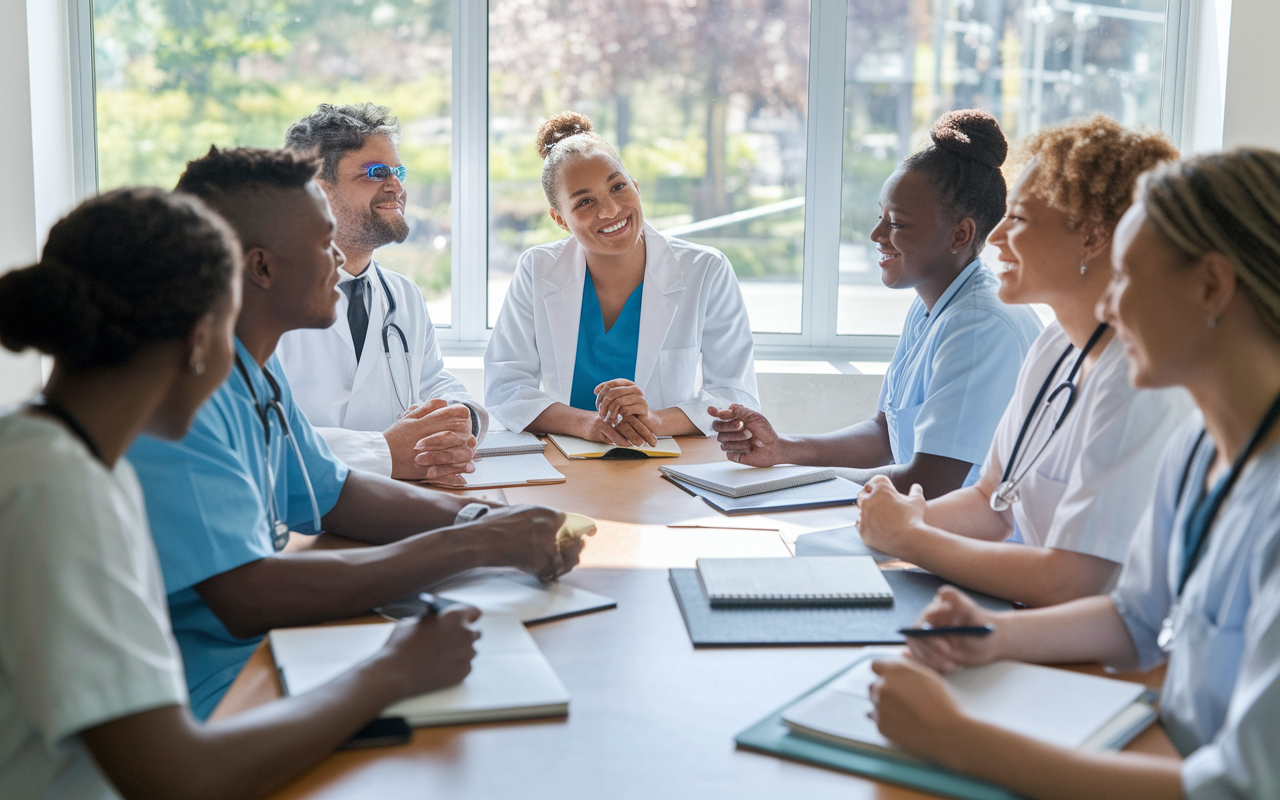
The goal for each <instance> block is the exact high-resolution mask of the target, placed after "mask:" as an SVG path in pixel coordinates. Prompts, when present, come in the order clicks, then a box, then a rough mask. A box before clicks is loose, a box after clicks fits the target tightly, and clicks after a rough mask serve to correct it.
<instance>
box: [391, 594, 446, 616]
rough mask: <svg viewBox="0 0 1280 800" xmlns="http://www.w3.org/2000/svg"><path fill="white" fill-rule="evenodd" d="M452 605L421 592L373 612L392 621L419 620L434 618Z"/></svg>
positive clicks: (437, 597) (436, 596) (440, 598)
mask: <svg viewBox="0 0 1280 800" xmlns="http://www.w3.org/2000/svg"><path fill="white" fill-rule="evenodd" d="M452 605H456V603H454V602H453V601H451V600H445V599H444V598H443V597H440V596H439V595H434V594H431V593H430V592H422V593H421V594H419V595H418V596H417V597H407V598H405V599H403V600H396V601H394V602H391V603H387V604H386V605H385V606H380V607H378V608H375V609H374V612H375V613H377V614H381V615H382V616H384V617H386V618H387V619H392V620H398V619H421V618H422V617H434V616H436V615H437V614H439V613H440V612H441V611H444V610H445V609H446V608H448V607H449V606H452Z"/></svg>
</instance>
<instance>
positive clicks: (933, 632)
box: [898, 622, 996, 636]
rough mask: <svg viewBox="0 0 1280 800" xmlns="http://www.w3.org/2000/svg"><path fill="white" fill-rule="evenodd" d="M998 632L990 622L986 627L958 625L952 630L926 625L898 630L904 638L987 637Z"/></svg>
mask: <svg viewBox="0 0 1280 800" xmlns="http://www.w3.org/2000/svg"><path fill="white" fill-rule="evenodd" d="M995 632H996V626H995V625H994V624H993V623H990V622H988V623H987V624H986V625H957V626H955V627H951V628H946V627H943V628H935V627H933V626H932V625H930V624H929V623H927V622H926V623H925V624H924V625H922V626H920V627H919V628H898V633H900V634H902V635H903V636H987V635H988V634H992V633H995Z"/></svg>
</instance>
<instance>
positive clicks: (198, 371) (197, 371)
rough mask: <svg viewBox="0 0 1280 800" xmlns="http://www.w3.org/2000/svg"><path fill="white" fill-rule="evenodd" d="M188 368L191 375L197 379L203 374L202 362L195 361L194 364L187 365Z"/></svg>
mask: <svg viewBox="0 0 1280 800" xmlns="http://www.w3.org/2000/svg"><path fill="white" fill-rule="evenodd" d="M188 368H189V369H190V370H191V374H192V375H195V376H197V377H198V376H200V375H203V374H204V362H203V361H197V362H195V363H194V364H191V365H189V367H188Z"/></svg>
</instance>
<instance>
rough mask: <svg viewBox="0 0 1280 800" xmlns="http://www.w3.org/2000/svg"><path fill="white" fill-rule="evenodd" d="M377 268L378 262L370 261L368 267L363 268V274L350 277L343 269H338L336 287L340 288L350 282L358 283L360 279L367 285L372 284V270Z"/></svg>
mask: <svg viewBox="0 0 1280 800" xmlns="http://www.w3.org/2000/svg"><path fill="white" fill-rule="evenodd" d="M377 266H378V262H376V261H370V262H369V266H367V267H365V268H364V272H361V273H360V274H359V275H352V274H351V273H350V272H347V271H346V270H345V269H340V270H338V285H339V286H341V285H342V284H344V283H350V282H351V281H358V280H360V279H362V278H364V279H367V280H368V281H369V283H370V284H372V283H373V270H374V269H375V268H376V267H377Z"/></svg>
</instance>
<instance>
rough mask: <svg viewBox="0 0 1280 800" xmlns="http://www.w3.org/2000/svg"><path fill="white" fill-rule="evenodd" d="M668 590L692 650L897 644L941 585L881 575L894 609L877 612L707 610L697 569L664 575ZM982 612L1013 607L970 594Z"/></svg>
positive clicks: (914, 573)
mask: <svg viewBox="0 0 1280 800" xmlns="http://www.w3.org/2000/svg"><path fill="white" fill-rule="evenodd" d="M669 573H670V577H671V589H672V591H673V592H674V593H675V596H676V602H677V603H678V604H679V606H680V615H681V617H683V619H684V624H685V628H686V629H687V630H688V632H689V639H690V641H692V642H693V646H694V647H755V646H759V645H769V646H778V645H815V644H856V645H865V644H902V643H903V642H904V641H905V640H904V639H903V636H902V634H900V633H898V629H899V628H907V627H910V626H912V625H914V624H915V622H916V620H917V619H918V618H919V617H920V611H921V610H922V609H923V608H924V607H925V606H926V605H928V604H929V601H931V600H932V599H933V596H934V595H935V594H937V592H938V587H940V586H942V585H944V583H945V582H944V581H943V580H942V579H941V578H939V577H938V576H936V575H931V574H930V573H928V572H922V571H920V570H911V569H895V570H884V571H882V572H881V574H882V575H883V577H884V579H885V580H886V581H888V582H889V586H890V587H892V588H893V605H888V606H885V605H879V606H720V607H718V608H712V607H711V604H710V603H709V602H708V601H707V595H706V593H705V592H703V590H702V584H701V583H700V582H699V581H698V571H697V570H696V569H681V568H676V569H672V570H670V571H669ZM968 594H969V596H970V597H972V598H973V599H974V601H975V602H976V603H977V604H978V605H980V606H982V607H983V608H987V609H990V610H992V611H1008V610H1010V609H1011V608H1013V604H1012V603H1010V602H1008V601H1007V600H1000V599H999V598H995V597H991V596H989V595H984V594H979V593H977V592H969V593H968Z"/></svg>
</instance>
